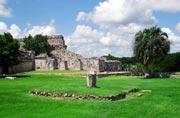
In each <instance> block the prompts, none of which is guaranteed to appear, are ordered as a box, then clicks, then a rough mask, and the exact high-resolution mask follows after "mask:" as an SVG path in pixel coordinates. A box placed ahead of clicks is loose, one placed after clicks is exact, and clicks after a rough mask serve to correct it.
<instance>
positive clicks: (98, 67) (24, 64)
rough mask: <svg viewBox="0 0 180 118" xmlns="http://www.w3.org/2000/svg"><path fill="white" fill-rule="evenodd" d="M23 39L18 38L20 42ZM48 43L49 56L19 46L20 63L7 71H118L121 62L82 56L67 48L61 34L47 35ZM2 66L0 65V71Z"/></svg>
mask: <svg viewBox="0 0 180 118" xmlns="http://www.w3.org/2000/svg"><path fill="white" fill-rule="evenodd" d="M23 40H24V39H23V38H21V39H19V41H20V42H22V41H23ZM48 43H49V44H50V45H51V46H52V47H53V51H52V52H51V55H52V56H51V57H48V55H47V54H40V55H38V56H34V52H33V51H26V50H24V49H23V48H21V49H20V50H21V55H20V57H19V60H20V64H18V65H14V66H12V67H10V68H9V73H17V72H25V71H32V70H54V69H59V70H91V71H101V72H102V71H120V70H121V62H119V61H108V60H106V59H104V58H84V57H83V56H81V55H79V54H76V53H74V52H72V51H69V50H67V46H66V45H65V41H64V38H63V36H62V35H54V36H48ZM1 72H2V67H0V73H1Z"/></svg>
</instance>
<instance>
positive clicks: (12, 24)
mask: <svg viewBox="0 0 180 118" xmlns="http://www.w3.org/2000/svg"><path fill="white" fill-rule="evenodd" d="M179 6H180V0H158V1H157V0H149V1H147V0H73V1H72V0H0V33H3V32H10V33H12V34H13V36H14V37H16V38H20V37H24V36H27V35H29V34H31V35H36V34H39V33H41V34H44V35H55V34H62V35H64V37H65V41H66V44H67V45H68V50H72V51H74V52H76V53H79V54H82V55H83V56H86V57H90V56H102V55H106V54H112V55H115V56H119V57H123V56H132V55H133V54H132V46H133V37H134V34H135V33H136V32H137V31H139V30H142V29H144V28H148V27H152V26H155V25H156V26H158V27H161V29H162V30H163V31H165V32H166V33H168V35H169V40H170V41H171V42H172V43H171V53H172V52H179V51H180V7H179Z"/></svg>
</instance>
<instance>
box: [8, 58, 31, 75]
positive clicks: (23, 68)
mask: <svg viewBox="0 0 180 118" xmlns="http://www.w3.org/2000/svg"><path fill="white" fill-rule="evenodd" d="M32 70H34V60H24V61H20V63H19V64H18V65H14V66H12V67H9V73H19V72H28V71H32Z"/></svg>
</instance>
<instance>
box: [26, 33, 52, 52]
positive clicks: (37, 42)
mask: <svg viewBox="0 0 180 118" xmlns="http://www.w3.org/2000/svg"><path fill="white" fill-rule="evenodd" d="M47 40H48V38H47V36H43V35H41V34H40V35H36V36H35V37H32V36H31V35H29V36H28V37H27V38H25V40H24V43H25V45H24V48H25V49H27V50H33V51H34V52H35V55H39V54H40V53H47V54H48V55H50V52H51V50H52V47H51V46H50V45H49V43H48V41H47Z"/></svg>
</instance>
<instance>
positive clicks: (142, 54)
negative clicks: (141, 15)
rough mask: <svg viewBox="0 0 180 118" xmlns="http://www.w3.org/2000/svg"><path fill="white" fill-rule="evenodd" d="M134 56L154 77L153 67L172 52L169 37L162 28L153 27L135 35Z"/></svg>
mask: <svg viewBox="0 0 180 118" xmlns="http://www.w3.org/2000/svg"><path fill="white" fill-rule="evenodd" d="M133 50H134V55H135V57H136V58H137V59H138V60H140V61H141V62H143V64H144V65H145V67H146V69H147V70H148V71H149V70H150V73H149V74H150V75H151V76H153V74H154V72H153V66H154V64H157V63H159V62H160V61H161V60H162V59H163V58H164V57H165V56H166V55H167V54H168V52H169V50H170V41H169V40H168V35H167V34H166V33H165V32H163V31H161V29H160V28H157V27H151V28H149V29H144V30H143V31H139V32H137V33H136V34H135V42H134V49H133Z"/></svg>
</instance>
